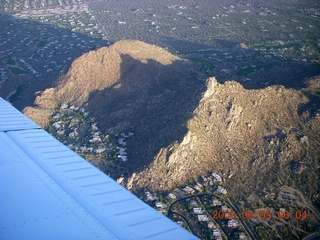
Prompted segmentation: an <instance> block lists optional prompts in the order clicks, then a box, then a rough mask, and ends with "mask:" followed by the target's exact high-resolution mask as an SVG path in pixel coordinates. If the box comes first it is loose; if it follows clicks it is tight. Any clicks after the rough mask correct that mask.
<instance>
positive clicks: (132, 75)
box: [88, 55, 204, 173]
mask: <svg viewBox="0 0 320 240" xmlns="http://www.w3.org/2000/svg"><path fill="white" fill-rule="evenodd" d="M190 67H191V66H190V63H186V61H176V62H173V63H172V64H171V65H168V66H164V65H161V64H160V63H158V62H156V61H155V60H148V63H147V64H145V63H141V62H140V61H138V60H136V59H133V58H132V57H131V56H129V55H122V65H121V78H120V80H119V81H118V82H117V83H116V84H114V85H113V86H111V87H109V88H107V89H105V90H103V91H95V92H92V93H91V94H90V98H89V101H88V108H89V111H90V112H92V113H93V114H94V115H95V116H97V117H98V122H99V124H100V126H101V127H102V128H103V129H106V131H107V133H109V134H115V133H128V132H129V131H131V132H133V133H134V135H133V136H132V137H131V138H130V139H129V140H128V143H127V144H128V149H129V150H128V158H129V160H128V162H127V163H128V168H129V170H130V172H131V173H132V172H135V171H139V170H142V169H143V168H144V167H145V166H146V165H148V164H150V163H151V162H152V161H153V159H154V157H155V156H156V155H157V153H158V152H159V151H160V150H161V148H164V147H168V146H169V145H170V144H173V143H174V142H181V140H182V139H183V137H184V135H185V134H186V133H187V127H186V124H187V122H188V120H189V119H190V118H191V117H192V115H193V111H194V110H195V108H196V107H197V106H198V104H199V100H200V98H201V93H202V92H203V91H204V84H203V83H201V82H199V81H196V80H194V79H191V78H189V72H188V71H189V69H190Z"/></svg>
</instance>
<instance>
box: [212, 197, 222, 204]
mask: <svg viewBox="0 0 320 240" xmlns="http://www.w3.org/2000/svg"><path fill="white" fill-rule="evenodd" d="M212 205H213V206H221V205H222V203H221V202H220V201H219V200H218V199H213V201H212Z"/></svg>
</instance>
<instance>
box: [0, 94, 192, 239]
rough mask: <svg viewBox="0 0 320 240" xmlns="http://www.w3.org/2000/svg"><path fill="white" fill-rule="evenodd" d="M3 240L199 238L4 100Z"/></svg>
mask: <svg viewBox="0 0 320 240" xmlns="http://www.w3.org/2000/svg"><path fill="white" fill-rule="evenodd" d="M0 214H1V215H0V239H4V240H11V239H28V240H31V239H41V240H42V239H46V240H49V239H53V240H63V239H68V240H69V239H77V240H78V239H88V240H91V239H124V240H127V239H161V240H162V239H166V240H169V239H183V240H184V239H197V238H196V237H195V236H194V235H192V234H191V233H189V232H188V231H186V230H185V229H183V228H181V227H180V226H179V225H177V224H176V223H174V222H172V221H171V220H170V219H168V218H166V217H165V216H163V215H162V214H160V213H158V212H157V211H156V210H154V209H153V208H151V207H150V206H148V205H147V204H145V203H144V202H142V201H141V200H140V199H138V198H137V197H136V196H134V195H133V194H132V193H130V192H129V191H128V190H126V189H125V188H124V187H122V186H121V185H119V184H118V183H117V182H115V181H114V180H112V179H111V178H110V177H108V176H107V175H105V174H104V173H103V172H101V171H100V170H98V169H97V168H96V167H94V166H93V165H92V164H90V163H89V162H87V161H86V160H85V159H83V158H82V157H80V156H79V155H77V154H76V153H74V152H73V151H71V150H70V149H69V148H67V147H66V146H64V145H63V144H61V143H60V142H59V141H58V140H57V139H55V138H54V137H53V136H51V135H50V134H49V133H47V132H46V131H45V130H43V129H41V127H39V126H38V125H37V124H35V123H34V122H32V121H31V120H30V119H28V118H27V117H26V116H24V115H23V114H22V113H20V112H19V111H18V110H16V109H15V108H13V107H12V106H11V105H10V104H9V103H8V102H6V101H5V100H3V99H2V98H0Z"/></svg>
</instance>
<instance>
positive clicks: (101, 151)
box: [96, 148, 106, 153]
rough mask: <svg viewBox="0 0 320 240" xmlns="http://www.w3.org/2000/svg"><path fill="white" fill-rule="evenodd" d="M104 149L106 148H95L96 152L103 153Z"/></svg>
mask: <svg viewBox="0 0 320 240" xmlns="http://www.w3.org/2000/svg"><path fill="white" fill-rule="evenodd" d="M105 150H106V148H98V149H97V150H96V153H103V152H104V151H105Z"/></svg>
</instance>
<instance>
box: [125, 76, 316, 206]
mask: <svg viewBox="0 0 320 240" xmlns="http://www.w3.org/2000/svg"><path fill="white" fill-rule="evenodd" d="M319 89H320V88H319V79H313V80H312V81H310V86H309V88H306V89H302V90H299V91H298V90H292V89H286V88H285V87H282V86H272V87H267V88H265V89H260V90H246V89H244V88H243V87H242V86H241V85H240V84H239V83H236V82H233V81H229V82H226V83H224V84H220V83H218V82H217V80H216V79H215V78H210V79H208V81H207V90H206V91H205V93H204V94H203V96H202V98H201V100H200V102H199V105H198V107H197V108H196V109H195V111H194V112H193V116H192V117H191V118H190V119H189V120H188V122H187V129H188V130H187V133H186V134H185V136H184V138H183V140H182V141H175V142H173V143H171V144H170V145H168V146H167V147H165V148H162V149H161V150H160V151H159V152H158V154H157V155H156V157H155V160H154V161H153V162H152V164H151V165H150V166H149V167H148V168H146V169H144V170H143V171H141V172H139V173H137V174H135V175H134V176H132V177H131V179H130V180H129V186H128V187H133V188H136V187H137V186H139V187H146V186H147V187H149V188H150V189H153V190H168V189H172V188H174V187H175V186H179V185H183V184H185V183H186V182H188V181H190V179H195V180H196V179H197V178H199V176H201V175H207V174H208V173H209V172H210V171H215V172H218V173H219V174H221V175H222V176H223V178H224V180H225V181H226V182H227V184H228V189H230V191H229V194H230V195H231V196H236V195H239V193H240V192H241V193H242V194H244V195H247V194H251V193H252V192H253V190H254V189H257V188H258V186H259V185H260V187H262V188H264V187H271V188H275V187H276V186H281V185H282V184H289V183H290V184H294V185H297V186H299V181H300V180H301V179H300V180H297V182H292V181H291V180H289V178H288V176H290V175H291V174H295V173H294V172H293V170H292V162H293V161H297V162H299V161H304V162H305V163H306V164H307V165H308V166H309V168H308V171H307V172H308V174H307V175H306V176H304V178H303V180H302V181H305V183H306V182H308V183H309V184H308V186H304V188H305V189H307V191H306V192H308V193H309V194H308V195H309V196H311V195H312V194H314V195H313V196H315V195H316V193H317V191H318V190H319V189H318V185H317V184H318V183H319V176H318V172H317V171H318V167H319V159H318V157H319V154H320V148H319V140H320V139H319V131H320V114H319V110H317V109H318V106H317V107H315V103H314V102H313V103H312V102H310V99H309V98H308V97H307V95H309V94H310V92H318V91H319ZM309 96H310V95H309ZM311 105H312V106H313V107H315V108H312V107H311ZM316 110H317V111H318V112H317V111H316ZM303 136H307V137H308V139H309V141H308V143H303V142H302V141H301V140H300V138H301V137H303ZM272 138H273V139H275V140H274V142H272V141H271V140H270V139H272ZM314 180H316V181H314ZM302 184H303V183H302ZM303 185H305V184H303ZM311 193H312V194H311ZM313 200H315V199H313Z"/></svg>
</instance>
